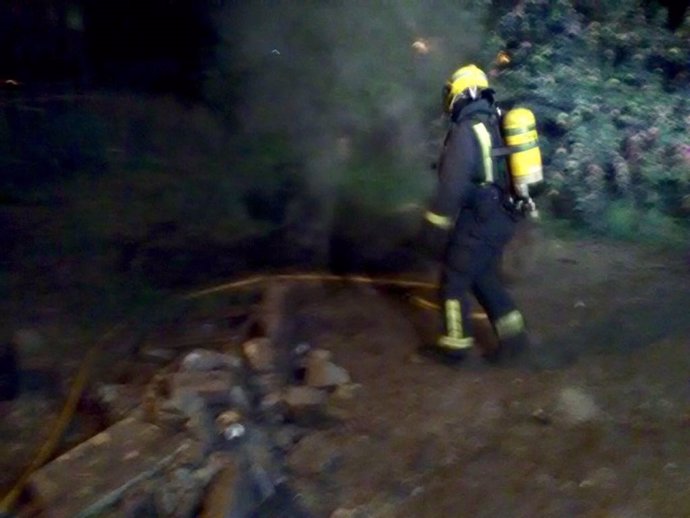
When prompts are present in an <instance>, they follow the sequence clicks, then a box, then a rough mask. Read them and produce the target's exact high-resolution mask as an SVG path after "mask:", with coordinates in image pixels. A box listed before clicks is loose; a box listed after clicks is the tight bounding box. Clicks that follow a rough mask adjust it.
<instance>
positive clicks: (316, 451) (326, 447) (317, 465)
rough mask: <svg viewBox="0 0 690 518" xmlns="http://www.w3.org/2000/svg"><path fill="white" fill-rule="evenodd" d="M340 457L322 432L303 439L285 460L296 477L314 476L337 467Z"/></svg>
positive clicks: (331, 442)
mask: <svg viewBox="0 0 690 518" xmlns="http://www.w3.org/2000/svg"><path fill="white" fill-rule="evenodd" d="M341 458H342V455H341V453H340V451H338V449H337V448H336V447H335V444H333V441H332V440H330V438H329V436H328V435H326V434H325V433H324V432H316V433H313V434H311V435H307V436H306V437H304V438H303V439H302V440H301V441H300V442H299V443H297V445H296V446H295V447H294V448H293V450H292V451H291V452H290V454H289V455H288V458H287V465H288V468H289V469H290V470H291V471H292V472H293V473H296V474H298V475H303V476H314V475H320V474H324V473H327V472H328V471H329V470H333V469H335V468H336V467H337V465H338V463H339V461H340V460H341Z"/></svg>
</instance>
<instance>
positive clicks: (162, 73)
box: [0, 0, 220, 97]
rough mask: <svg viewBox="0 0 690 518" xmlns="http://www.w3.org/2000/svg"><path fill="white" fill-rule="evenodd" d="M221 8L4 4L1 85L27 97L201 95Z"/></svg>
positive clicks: (178, 0)
mask: <svg viewBox="0 0 690 518" xmlns="http://www.w3.org/2000/svg"><path fill="white" fill-rule="evenodd" d="M219 7H220V2H218V1H214V0H146V1H142V0H81V1H69V0H33V1H27V0H1V2H0V81H3V82H5V85H4V86H5V87H8V84H7V83H6V81H7V80H8V79H12V80H15V81H19V82H20V83H21V84H22V88H23V89H25V90H34V89H35V90H45V89H46V88H51V89H55V88H62V89H64V88H98V87H109V88H113V87H115V88H128V89H132V90H137V91H145V92H158V93H160V92H165V93H175V94H179V95H182V96H191V97H194V96H197V95H199V93H200V86H201V79H202V77H203V70H204V69H205V68H206V67H207V66H208V65H209V64H210V60H211V59H212V55H213V46H214V44H215V41H216V35H215V30H214V26H213V11H214V9H216V8H219ZM10 86H11V83H10Z"/></svg>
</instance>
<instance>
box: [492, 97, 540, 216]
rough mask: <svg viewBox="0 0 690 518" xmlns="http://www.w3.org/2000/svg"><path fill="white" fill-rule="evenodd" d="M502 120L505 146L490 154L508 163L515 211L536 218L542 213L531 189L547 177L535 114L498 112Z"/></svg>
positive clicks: (529, 111) (521, 111)
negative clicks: (538, 209) (544, 170)
mask: <svg viewBox="0 0 690 518" xmlns="http://www.w3.org/2000/svg"><path fill="white" fill-rule="evenodd" d="M499 119H500V128H501V134H502V136H503V141H504V143H505V146H504V147H500V148H495V149H493V150H492V152H491V154H492V156H494V157H499V158H506V159H507V160H506V163H507V168H508V176H509V177H510V182H511V191H512V192H511V197H512V202H513V203H514V206H515V208H516V209H517V210H518V211H519V212H522V213H523V214H527V215H529V216H530V217H533V218H536V217H538V214H539V213H538V211H537V208H536V204H535V203H534V200H533V199H532V197H531V195H530V190H529V188H530V185H535V184H537V183H539V182H541V181H542V180H543V179H544V176H543V171H542V162H541V151H540V149H539V138H538V135H537V126H536V120H535V118H534V114H533V113H532V111H531V110H529V109H527V108H513V109H511V110H509V111H507V112H506V113H505V114H502V113H500V111H499Z"/></svg>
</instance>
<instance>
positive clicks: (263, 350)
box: [242, 337, 275, 372]
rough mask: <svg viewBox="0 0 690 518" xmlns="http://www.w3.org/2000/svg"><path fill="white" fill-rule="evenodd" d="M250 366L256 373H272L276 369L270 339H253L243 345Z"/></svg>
mask: <svg viewBox="0 0 690 518" xmlns="http://www.w3.org/2000/svg"><path fill="white" fill-rule="evenodd" d="M242 351H243V352H244V356H245V358H246V359H247V362H248V363H249V366H250V367H251V368H252V369H253V370H254V371H256V372H270V371H271V370H273V369H274V367H275V355H274V351H273V346H272V344H271V341H270V340H269V339H268V338H265V337H260V338H252V339H251V340H249V341H247V342H245V343H244V345H242Z"/></svg>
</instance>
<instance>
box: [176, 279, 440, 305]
mask: <svg viewBox="0 0 690 518" xmlns="http://www.w3.org/2000/svg"><path fill="white" fill-rule="evenodd" d="M270 280H277V281H324V282H352V283H355V284H377V285H386V286H398V287H401V288H422V289H428V290H435V289H437V288H438V286H437V285H436V284H434V283H431V282H425V281H415V280H403V279H384V278H372V277H367V276H363V275H334V274H329V273H293V274H275V275H257V276H254V277H249V278H248V279H241V280H239V281H235V282H229V283H225V284H219V285H218V286H213V287H211V288H206V289H203V290H199V291H194V292H192V293H188V294H187V295H185V297H184V298H185V299H198V298H201V297H205V296H206V295H212V294H214V293H220V292H223V291H234V290H238V289H241V288H247V287H250V286H254V285H255V284H260V283H262V282H265V281H270Z"/></svg>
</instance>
